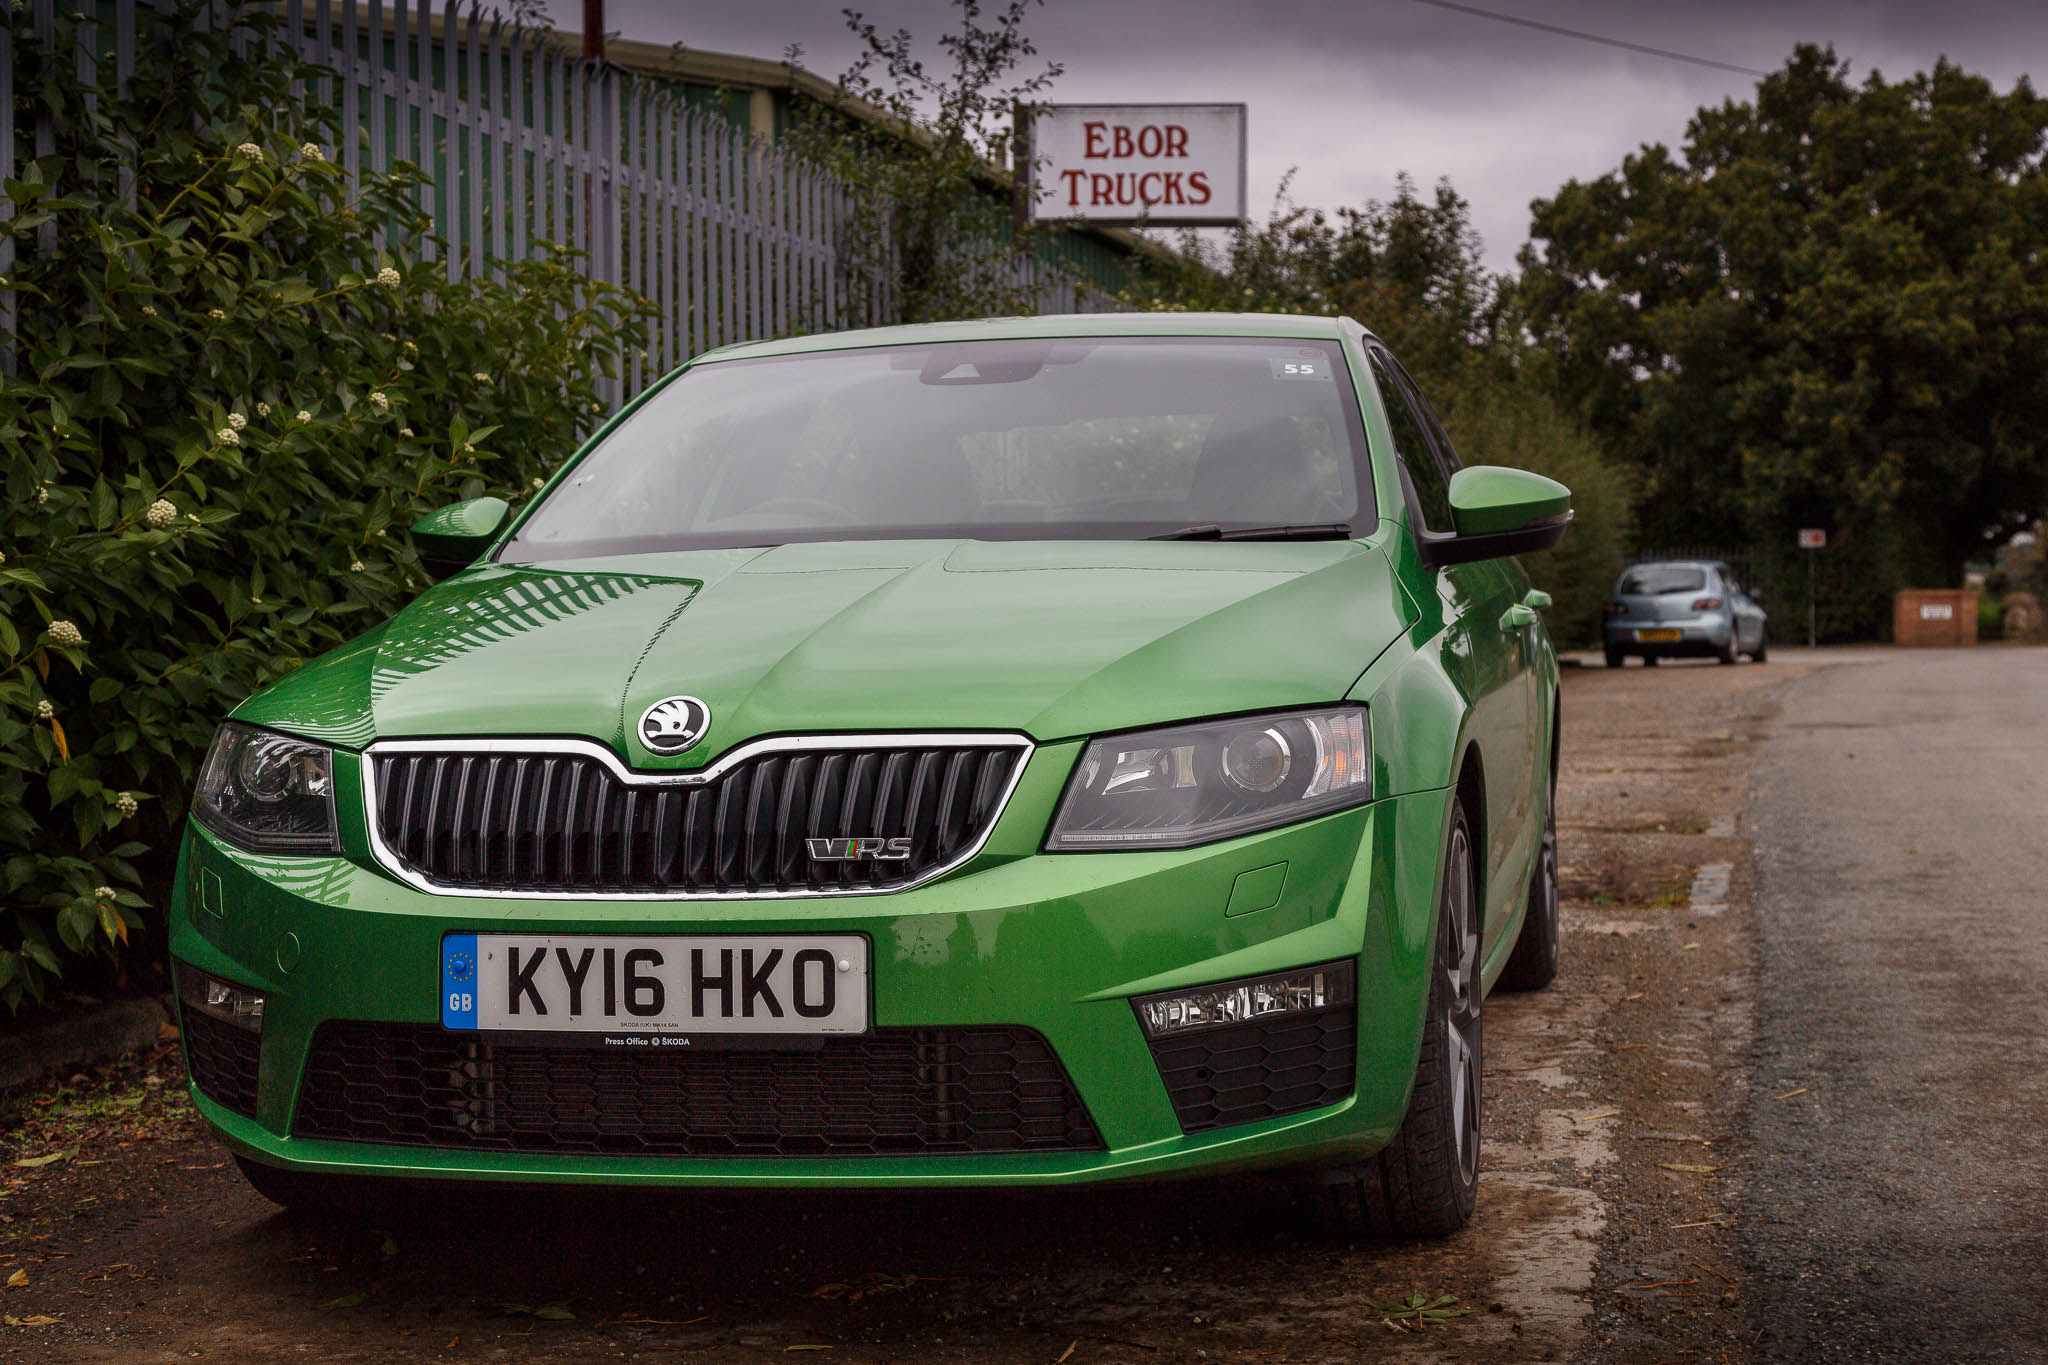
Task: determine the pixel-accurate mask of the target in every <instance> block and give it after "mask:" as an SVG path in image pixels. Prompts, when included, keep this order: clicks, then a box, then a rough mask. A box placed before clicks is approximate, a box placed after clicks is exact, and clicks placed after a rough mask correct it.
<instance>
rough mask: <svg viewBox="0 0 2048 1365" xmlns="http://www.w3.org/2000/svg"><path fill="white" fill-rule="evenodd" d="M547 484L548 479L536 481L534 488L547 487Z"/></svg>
mask: <svg viewBox="0 0 2048 1365" xmlns="http://www.w3.org/2000/svg"><path fill="white" fill-rule="evenodd" d="M546 483H547V480H546V479H535V480H534V481H533V486H534V487H535V488H540V487H542V486H543V485H545V484H546Z"/></svg>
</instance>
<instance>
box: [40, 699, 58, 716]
mask: <svg viewBox="0 0 2048 1365" xmlns="http://www.w3.org/2000/svg"><path fill="white" fill-rule="evenodd" d="M56 714H57V708H56V707H54V706H52V705H50V699H49V698H48V697H44V698H43V699H42V700H41V701H39V702H37V703H36V719H37V720H50V719H52V718H54V717H55V716H56Z"/></svg>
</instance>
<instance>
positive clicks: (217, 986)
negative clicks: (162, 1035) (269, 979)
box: [178, 968, 263, 1033]
mask: <svg viewBox="0 0 2048 1365" xmlns="http://www.w3.org/2000/svg"><path fill="white" fill-rule="evenodd" d="M178 999H179V1000H181V1001H182V1002H184V1004H185V1005H186V1007H187V1008H189V1009H195V1010H197V1011H199V1012H200V1013H201V1014H206V1015H211V1016H212V1017H213V1018H215V1019H218V1020H220V1021H221V1022H222V1023H223V1024H232V1025H234V1027H236V1028H240V1029H247V1030H249V1031H250V1032H251V1033H260V1032H262V1031H263V993H262V992H261V991H252V990H250V989H249V988H248V987H247V986H237V985H235V984H233V983H232V982H228V981H222V980H221V979H220V978H219V977H213V976H208V975H206V974H205V973H204V972H195V971H192V970H191V969H189V968H186V969H183V970H181V971H179V973H178Z"/></svg>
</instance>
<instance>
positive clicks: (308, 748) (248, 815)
mask: <svg viewBox="0 0 2048 1365" xmlns="http://www.w3.org/2000/svg"><path fill="white" fill-rule="evenodd" d="M192 818H193V819H195V820H197V821H198V822H199V823H200V824H202V825H204V826H206V827H207V828H208V829H210V830H212V831H213V832H214V833H215V834H218V835H220V836H221V837H222V838H223V839H226V840H228V841H229V842H230V843H233V844H237V845H239V846H241V847H243V848H247V849H253V850H255V851H257V852H259V853H337V852H339V851H340V844H339V842H338V841H337V839H336V837H335V826H334V751H333V750H332V749H330V748H328V747H327V746H326V745H324V744H314V743H311V742H309V741H307V740H303V739H294V738H292V737H291V736H290V735H280V734H277V733H275V732H274V731H270V730H257V729H254V728H252V727H250V726H247V725H236V724H234V723H233V722H230V723H228V724H226V725H223V726H221V727H220V733H219V734H218V735H215V736H214V740H213V748H212V749H211V750H210V751H209V752H208V753H207V755H206V765H205V766H204V767H202V768H201V769H200V770H199V790H198V791H197V792H196V793H194V795H193V798H192Z"/></svg>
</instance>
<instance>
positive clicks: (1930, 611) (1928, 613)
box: [1920, 602, 1956, 621]
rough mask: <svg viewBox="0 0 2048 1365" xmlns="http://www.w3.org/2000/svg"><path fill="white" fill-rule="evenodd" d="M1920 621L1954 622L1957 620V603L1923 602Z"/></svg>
mask: <svg viewBox="0 0 2048 1365" xmlns="http://www.w3.org/2000/svg"><path fill="white" fill-rule="evenodd" d="M1920 619H1921V620H1923V621H1953V620H1955V619H1956V607H1955V603H1953V602H1922V603H1921V604H1920Z"/></svg>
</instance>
